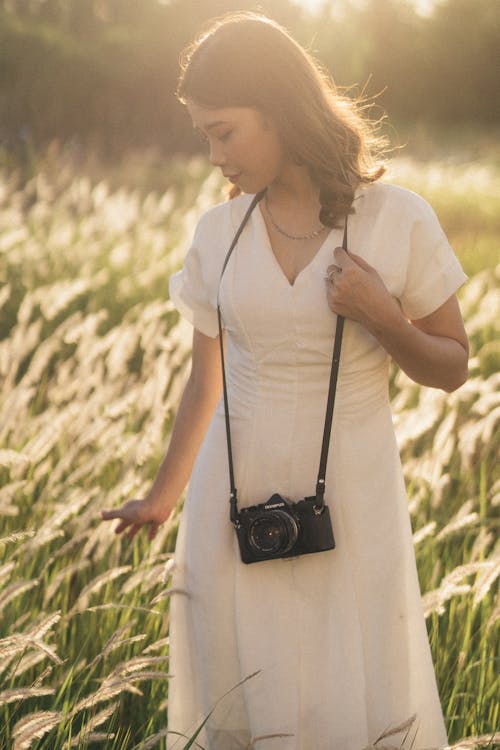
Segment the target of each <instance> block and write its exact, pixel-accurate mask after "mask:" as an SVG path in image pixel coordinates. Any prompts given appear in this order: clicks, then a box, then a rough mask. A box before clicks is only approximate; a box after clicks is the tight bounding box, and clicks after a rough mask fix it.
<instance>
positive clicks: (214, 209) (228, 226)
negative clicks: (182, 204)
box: [197, 193, 254, 241]
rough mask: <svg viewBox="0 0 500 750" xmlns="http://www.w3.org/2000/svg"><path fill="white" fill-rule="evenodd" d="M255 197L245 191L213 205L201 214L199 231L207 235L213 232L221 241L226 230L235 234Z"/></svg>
mask: <svg viewBox="0 0 500 750" xmlns="http://www.w3.org/2000/svg"><path fill="white" fill-rule="evenodd" d="M253 197H254V196H253V195H251V194H247V193H244V194H242V195H238V196H237V197H236V198H232V199H231V200H226V201H224V202H221V203H217V204H216V205H215V206H211V207H210V208H209V209H207V210H206V211H205V212H204V213H203V214H202V215H201V216H200V218H199V220H198V225H197V233H198V234H199V233H202V234H203V235H205V236H206V235H212V234H213V235H214V237H215V236H216V237H217V238H218V240H219V241H220V239H221V234H222V236H223V237H224V236H225V234H226V232H227V233H233V234H234V232H235V231H236V229H237V228H238V226H239V224H240V222H241V220H242V218H243V216H244V215H245V211H246V209H247V208H248V206H249V205H250V203H251V201H252V198H253Z"/></svg>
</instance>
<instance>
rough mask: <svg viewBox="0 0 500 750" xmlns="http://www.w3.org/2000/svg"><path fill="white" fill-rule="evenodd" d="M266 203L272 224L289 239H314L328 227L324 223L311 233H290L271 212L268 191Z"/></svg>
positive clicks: (265, 197) (265, 198)
mask: <svg viewBox="0 0 500 750" xmlns="http://www.w3.org/2000/svg"><path fill="white" fill-rule="evenodd" d="M264 204H265V206H266V211H267V215H268V216H269V218H270V219H271V224H272V225H273V227H274V228H275V229H276V231H277V232H279V233H280V234H282V235H283V236H284V237H287V238H288V239H289V240H313V239H314V238H315V237H319V235H320V234H322V232H324V231H325V229H326V227H325V226H324V224H322V225H321V226H320V227H318V229H315V230H314V232H310V233H309V234H301V235H297V234H288V232H285V230H284V229H282V228H281V227H280V226H279V225H278V224H276V222H275V220H274V217H273V215H272V213H271V210H270V208H269V203H268V200H267V193H266V194H265V196H264Z"/></svg>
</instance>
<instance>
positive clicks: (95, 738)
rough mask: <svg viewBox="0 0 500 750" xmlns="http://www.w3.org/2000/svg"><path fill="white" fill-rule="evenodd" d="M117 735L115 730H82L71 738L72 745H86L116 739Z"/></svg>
mask: <svg viewBox="0 0 500 750" xmlns="http://www.w3.org/2000/svg"><path fill="white" fill-rule="evenodd" d="M115 737H116V734H115V732H80V734H78V735H77V736H76V737H74V738H73V739H72V740H71V744H70V747H79V746H80V745H82V744H83V746H84V747H86V746H87V745H89V744H90V743H92V742H106V741H107V740H114V738H115Z"/></svg>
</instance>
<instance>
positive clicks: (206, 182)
mask: <svg viewBox="0 0 500 750" xmlns="http://www.w3.org/2000/svg"><path fill="white" fill-rule="evenodd" d="M389 178H390V179H394V180H396V181H398V182H400V183H402V184H405V185H407V186H409V187H412V188H414V189H415V190H417V191H418V192H420V193H422V194H423V195H424V196H425V197H427V198H428V199H429V200H430V201H431V202H432V204H433V205H434V207H435V208H436V210H437V213H438V215H439V217H440V219H441V221H442V224H443V226H444V228H445V230H446V231H447V233H448V235H449V237H450V239H451V241H452V243H453V245H454V247H455V248H456V250H457V252H458V254H459V256H460V257H461V259H462V261H463V264H464V267H465V270H466V271H467V273H469V274H470V275H471V277H472V278H471V281H470V282H469V284H468V285H467V286H466V287H465V289H464V290H463V292H462V293H461V302H462V306H463V311H464V315H465V317H466V323H467V329H468V333H469V335H470V339H471V347H472V356H471V363H470V379H469V381H468V383H467V384H465V385H464V386H463V387H462V388H461V389H459V391H457V392H455V393H454V394H451V395H448V394H445V393H443V392H441V391H433V390H426V389H422V388H420V387H418V386H417V385H415V384H413V383H411V382H410V381H409V380H408V379H407V378H406V377H404V376H403V375H401V374H395V376H394V378H393V383H392V392H393V406H394V413H395V424H396V428H397V433H398V439H399V442H400V446H401V451H402V456H403V459H404V465H405V472H406V477H407V481H408V488H409V495H410V511H411V516H412V522H413V528H414V532H415V547H416V554H417V561H418V568H419V575H420V580H421V586H422V591H423V601H424V607H425V611H426V617H427V625H428V629H429V635H430V639H431V645H432V651H433V657H434V661H435V665H436V671H437V677H438V683H439V689H440V694H441V698H442V704H443V708H444V712H445V715H446V719H447V724H448V729H449V735H450V742H451V743H455V744H456V745H457V746H458V745H459V746H460V747H464V748H465V747H474V746H476V745H482V746H485V747H493V746H495V742H498V741H499V737H498V736H497V738H496V739H495V740H494V739H492V735H493V733H494V732H495V731H498V728H499V723H500V722H499V720H500V717H499V713H500V712H499V693H500V685H499V681H498V677H497V675H498V671H499V670H498V663H499V661H498V651H497V649H498V627H499V620H500V599H499V597H498V593H497V592H498V588H497V578H498V575H499V574H500V548H499V544H498V541H497V531H498V506H499V505H500V475H499V470H498V467H499V461H498V450H499V438H498V434H499V433H498V424H499V422H500V396H499V388H498V386H499V384H500V374H499V364H500V344H499V341H498V332H499V321H500V295H499V291H498V275H499V271H498V266H496V264H497V261H498V251H497V239H496V238H497V237H498V235H499V231H500V167H498V166H497V167H495V166H488V164H487V163H486V162H484V163H474V164H466V163H460V162H459V161H447V162H438V161H433V162H430V163H419V162H417V161H414V160H411V159H408V158H406V159H403V158H399V159H396V160H395V162H394V164H393V166H392V168H391V172H390V174H389ZM163 180H164V184H165V185H168V186H169V187H168V189H166V191H157V192H147V191H145V190H144V189H142V190H139V189H137V190H132V189H125V188H119V187H115V186H114V187H110V184H113V185H116V181H115V182H112V183H108V182H107V181H102V180H101V181H94V180H92V179H89V178H88V177H86V176H84V175H82V174H80V173H78V172H77V171H75V169H74V167H73V165H72V163H71V161H66V160H64V158H60V157H58V158H53V159H47V160H46V161H44V162H42V163H41V164H40V165H39V166H38V168H37V171H36V174H35V175H34V176H33V177H32V178H31V179H30V180H29V181H28V182H27V183H22V182H20V180H19V176H18V175H16V172H15V171H14V170H6V169H4V171H3V173H2V174H1V175H0V518H1V531H0V537H1V539H0V584H1V588H0V680H1V682H0V685H1V687H0V748H2V750H3V749H4V748H5V750H6V749H7V748H11V747H12V748H15V750H22V749H24V748H31V747H33V748H43V749H44V750H62V749H63V748H72V747H78V748H84V747H105V748H108V749H109V750H116V749H118V748H120V750H132V748H137V749H138V748H144V750H145V749H146V748H148V747H163V745H162V743H163V742H164V740H163V739H162V737H164V735H165V730H166V726H167V694H166V675H167V673H168V603H169V588H168V585H169V569H170V566H171V562H170V561H171V558H172V550H173V545H174V541H175V530H176V518H177V517H178V516H176V517H174V518H173V519H171V521H170V522H169V523H167V524H166V525H165V526H164V527H163V528H162V529H161V530H160V533H159V535H158V537H157V538H156V539H155V541H154V542H153V543H151V544H149V543H147V542H146V541H145V539H143V538H142V537H141V536H140V535H139V537H138V538H137V539H136V540H135V541H134V542H133V543H129V542H128V541H127V540H125V539H117V538H115V536H114V535H113V534H112V532H111V529H110V527H109V526H108V525H104V524H100V523H99V511H100V509H101V508H102V507H105V506H107V507H109V506H111V505H115V504H119V503H121V502H122V501H123V500H125V499H128V498H131V497H140V496H141V495H143V494H144V492H145V491H146V490H147V489H148V488H149V486H150V483H151V481H152V479H153V478H154V476H155V475H156V471H157V468H158V466H159V463H160V461H161V459H162V457H163V455H164V451H165V447H166V445H167V442H168V435H169V431H170V428H171V424H172V418H173V414H174V412H175V408H176V404H177V402H178V398H179V394H180V392H181V389H182V386H183V381H184V378H185V375H186V369H187V366H188V362H189V336H187V335H186V328H185V327H184V325H181V324H179V322H178V316H177V313H176V312H175V311H174V309H173V307H172V305H171V303H170V302H169V300H168V298H167V290H168V278H169V275H170V274H171V273H172V271H173V270H174V269H176V268H177V267H178V266H179V264H180V262H181V259H182V256H183V255H184V253H185V251H186V249H187V246H188V242H189V239H190V236H191V233H192V230H193V226H194V222H195V220H196V218H197V217H198V216H199V215H200V213H201V212H202V211H203V210H204V209H205V208H206V207H208V206H209V205H211V204H213V203H214V202H216V201H218V200H220V183H219V181H218V179H217V178H215V177H214V176H209V175H208V172H207V169H206V167H205V166H204V165H203V163H201V162H199V161H196V160H194V161H192V162H190V163H189V164H187V165H186V164H184V165H181V164H178V163H176V164H174V165H172V166H171V167H170V168H169V171H165V172H164V174H163ZM474 737H480V738H482V740H474V739H472V738H474ZM461 738H469V739H468V740H463V741H462V742H461V743H459V740H460V739H461ZM379 747H380V745H379ZM360 750H362V749H361V748H360Z"/></svg>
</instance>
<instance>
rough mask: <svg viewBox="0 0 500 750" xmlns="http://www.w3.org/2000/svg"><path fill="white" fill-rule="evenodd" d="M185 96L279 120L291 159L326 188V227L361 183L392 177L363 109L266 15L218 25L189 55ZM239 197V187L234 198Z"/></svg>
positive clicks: (184, 62) (180, 92)
mask: <svg viewBox="0 0 500 750" xmlns="http://www.w3.org/2000/svg"><path fill="white" fill-rule="evenodd" d="M177 96H178V98H179V99H180V101H182V102H184V103H185V102H186V100H192V101H193V102H196V103H197V104H199V105H201V106H206V107H255V108H256V109H258V110H259V111H261V112H263V113H265V114H267V115H269V116H271V118H272V119H273V121H274V123H275V124H276V126H277V127H278V130H279V132H280V133H281V136H282V138H283V142H284V145H285V148H286V149H287V151H288V154H289V156H290V158H291V159H293V160H294V161H295V162H296V163H297V164H301V165H304V166H306V167H307V168H308V169H309V172H310V174H311V177H312V179H313V180H314V181H315V182H316V184H318V185H319V188H320V194H319V197H320V202H321V211H320V220H321V222H322V223H323V224H325V225H326V226H331V227H333V226H336V225H337V223H338V222H339V220H340V219H341V218H343V217H344V216H345V215H346V214H347V213H349V212H350V210H351V205H352V201H353V198H354V191H355V189H356V187H357V186H358V185H359V184H360V183H368V182H374V181H375V180H377V179H378V178H379V177H381V175H382V174H383V173H384V171H385V168H384V166H383V165H382V163H381V161H380V160H379V158H378V157H377V156H376V155H375V154H376V153H378V152H379V151H380V149H381V146H382V145H384V141H383V140H382V139H380V138H379V137H377V135H376V133H375V129H374V125H373V123H371V122H370V121H369V120H368V119H367V118H365V117H364V116H362V114H361V107H360V104H359V103H357V102H355V101H354V100H352V99H350V98H347V97H344V96H341V95H340V94H339V93H338V90H337V88H336V86H335V84H334V83H333V81H332V79H331V78H330V77H329V75H328V74H327V73H326V72H325V71H324V70H323V69H322V67H321V66H320V65H319V63H318V62H317V61H316V60H315V59H314V58H313V57H312V56H311V55H310V54H309V53H308V52H307V51H306V50H305V49H304V48H303V47H301V46H300V44H298V43H297V42H296V41H295V40H294V39H292V37H291V36H290V35H289V34H288V32H287V31H286V30H285V29H284V28H282V27H281V26H280V25H279V24H277V23H276V22H275V21H272V20H271V19H269V18H267V17H265V16H262V15H259V14H255V13H249V12H242V13H235V14H230V15H227V16H224V17H222V18H220V19H217V20H216V21H215V22H212V23H211V25H210V26H209V28H208V30H207V31H205V32H203V33H202V34H201V35H200V36H199V37H198V38H197V39H195V41H194V42H193V43H192V44H191V45H190V46H189V47H188V48H187V49H186V50H185V51H184V53H183V56H182V58H181V74H180V77H179V83H178V88H177ZM239 193H240V190H239V188H238V187H235V188H233V190H232V191H231V197H232V198H233V197H235V196H236V195H238V194H239Z"/></svg>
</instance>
